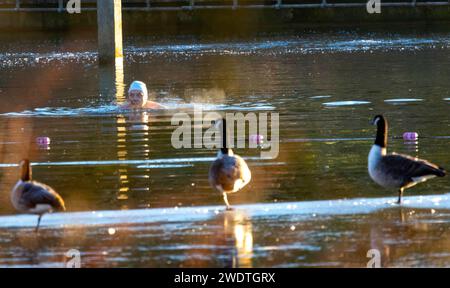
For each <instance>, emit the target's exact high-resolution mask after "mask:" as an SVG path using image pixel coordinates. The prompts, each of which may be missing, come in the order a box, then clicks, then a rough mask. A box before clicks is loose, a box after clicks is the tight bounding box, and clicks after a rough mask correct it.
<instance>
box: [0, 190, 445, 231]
mask: <svg viewBox="0 0 450 288" xmlns="http://www.w3.org/2000/svg"><path fill="white" fill-rule="evenodd" d="M396 200H397V199H396V197H385V198H357V199H345V200H322V201H305V202H288V203H264V204H249V205H236V206H234V208H235V209H236V210H237V211H243V212H245V214H246V215H248V217H251V218H259V217H265V218H272V217H280V216H293V215H305V216H311V217H316V216H320V215H355V214H370V213H374V212H376V211H379V210H383V209H389V208H397V209H401V208H402V207H403V208H404V207H409V208H417V209H445V210H450V194H443V195H428V196H407V197H404V198H403V201H404V202H403V203H402V204H401V206H399V205H397V204H396ZM236 210H235V211H232V212H230V213H234V212H236ZM219 213H228V212H226V211H224V207H223V206H200V207H175V208H157V209H137V210H111V211H90V212H69V213H55V214H49V215H45V216H44V217H43V220H42V224H41V225H42V226H43V227H48V228H61V227H76V226H94V225H100V226H101V225H113V224H115V225H117V224H139V223H159V222H194V221H207V220H210V219H212V218H213V217H215V216H216V215H217V214H219ZM36 218H37V217H36V216H34V215H18V216H2V217H0V228H33V227H35V225H36ZM305 219H306V218H305Z"/></svg>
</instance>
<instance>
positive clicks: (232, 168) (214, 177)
mask: <svg viewBox="0 0 450 288" xmlns="http://www.w3.org/2000/svg"><path fill="white" fill-rule="evenodd" d="M218 124H219V127H221V128H222V148H221V149H220V150H219V152H218V154H217V159H216V160H215V161H214V162H213V163H212V165H211V168H210V169H209V183H210V184H211V186H212V187H213V188H214V189H215V190H216V191H218V192H219V193H221V194H222V195H223V200H224V201H225V205H227V210H231V206H230V203H229V202H228V197H227V195H228V194H230V193H236V192H238V191H239V190H241V189H242V188H244V186H245V185H247V184H248V183H249V182H250V179H251V178H252V176H251V172H250V169H249V168H248V166H247V163H245V161H244V159H242V158H241V157H240V156H238V155H235V154H234V153H233V150H231V149H230V148H228V141H227V124H226V120H225V119H222V120H219V122H218Z"/></svg>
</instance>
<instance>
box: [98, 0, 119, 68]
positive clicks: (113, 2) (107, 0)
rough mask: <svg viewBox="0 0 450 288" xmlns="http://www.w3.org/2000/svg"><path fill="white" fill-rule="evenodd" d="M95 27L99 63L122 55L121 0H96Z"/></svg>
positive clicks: (113, 60) (111, 61)
mask: <svg viewBox="0 0 450 288" xmlns="http://www.w3.org/2000/svg"><path fill="white" fill-rule="evenodd" d="M97 29H98V57H99V61H100V64H107V63H114V62H115V60H116V58H120V57H123V46H122V45H123V44H122V1H121V0H97Z"/></svg>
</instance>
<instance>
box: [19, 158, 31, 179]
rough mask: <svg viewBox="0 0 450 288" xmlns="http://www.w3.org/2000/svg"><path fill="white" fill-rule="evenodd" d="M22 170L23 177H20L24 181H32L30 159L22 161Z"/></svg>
mask: <svg viewBox="0 0 450 288" xmlns="http://www.w3.org/2000/svg"><path fill="white" fill-rule="evenodd" d="M21 168H22V172H21V174H22V175H21V177H20V179H21V180H22V181H31V165H30V161H28V160H24V161H23V162H22V167H21Z"/></svg>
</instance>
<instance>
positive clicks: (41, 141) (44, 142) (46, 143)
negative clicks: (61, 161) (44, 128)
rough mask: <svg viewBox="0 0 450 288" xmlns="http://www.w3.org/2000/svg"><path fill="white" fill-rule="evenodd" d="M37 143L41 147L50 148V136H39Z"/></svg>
mask: <svg viewBox="0 0 450 288" xmlns="http://www.w3.org/2000/svg"><path fill="white" fill-rule="evenodd" d="M36 144H37V145H38V146H39V148H40V149H44V150H50V138H48V137H37V138H36Z"/></svg>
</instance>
